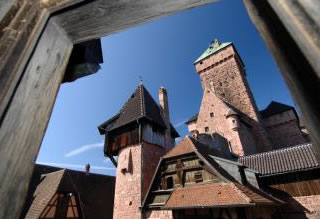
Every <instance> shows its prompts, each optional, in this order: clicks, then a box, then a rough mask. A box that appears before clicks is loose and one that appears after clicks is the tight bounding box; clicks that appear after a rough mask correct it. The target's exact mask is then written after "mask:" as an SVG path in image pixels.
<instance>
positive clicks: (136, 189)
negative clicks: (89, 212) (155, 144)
mask: <svg viewBox="0 0 320 219" xmlns="http://www.w3.org/2000/svg"><path fill="white" fill-rule="evenodd" d="M125 167H129V169H127V170H124V168H125ZM116 176H117V177H116V188H115V197H114V209H113V218H114V219H141V212H140V210H139V207H140V205H141V145H140V144H138V145H133V146H130V147H126V148H123V149H122V150H121V151H120V152H119V156H118V167H117V171H116Z"/></svg>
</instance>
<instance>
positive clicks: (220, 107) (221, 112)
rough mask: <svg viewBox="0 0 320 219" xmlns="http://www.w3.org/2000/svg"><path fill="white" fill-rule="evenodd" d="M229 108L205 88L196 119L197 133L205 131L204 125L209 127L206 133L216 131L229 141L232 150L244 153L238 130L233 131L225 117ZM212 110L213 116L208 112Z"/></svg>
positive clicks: (240, 153)
mask: <svg viewBox="0 0 320 219" xmlns="http://www.w3.org/2000/svg"><path fill="white" fill-rule="evenodd" d="M228 110H229V108H228V107H227V106H226V105H225V104H224V103H223V102H222V101H221V100H220V99H219V98H218V97H217V96H216V95H215V94H214V93H213V92H212V91H211V90H205V91H204V94H203V98H202V103H201V107H200V111H199V116H198V120H197V130H198V131H199V133H206V131H205V127H209V132H208V133H217V134H220V135H221V136H222V137H224V138H226V139H227V141H230V143H231V147H232V151H233V152H234V153H236V154H239V155H244V151H243V145H242V143H241V141H240V137H239V133H238V131H233V130H232V129H231V126H230V124H229V122H228V121H227V119H226V113H227V112H228ZM212 112H213V117H211V116H210V113H212Z"/></svg>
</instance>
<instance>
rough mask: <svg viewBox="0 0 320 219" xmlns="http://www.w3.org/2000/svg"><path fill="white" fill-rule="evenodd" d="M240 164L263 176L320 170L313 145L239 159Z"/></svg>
mask: <svg viewBox="0 0 320 219" xmlns="http://www.w3.org/2000/svg"><path fill="white" fill-rule="evenodd" d="M238 162H240V163H242V164H243V165H244V166H247V167H248V168H250V169H252V170H255V171H257V172H259V173H260V174H261V175H262V176H269V175H276V174H282V173H289V172H296V171H301V170H307V169H313V168H319V167H320V164H319V163H318V161H317V159H316V155H315V151H314V149H313V147H312V144H303V145H297V146H292V147H287V148H283V149H279V150H274V151H268V152H264V153H259V154H253V155H249V156H243V157H239V159H238Z"/></svg>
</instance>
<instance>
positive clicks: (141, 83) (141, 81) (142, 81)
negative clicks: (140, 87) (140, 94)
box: [139, 75, 143, 84]
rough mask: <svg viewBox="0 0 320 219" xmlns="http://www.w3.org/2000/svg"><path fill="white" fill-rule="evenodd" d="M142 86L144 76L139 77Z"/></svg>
mask: <svg viewBox="0 0 320 219" xmlns="http://www.w3.org/2000/svg"><path fill="white" fill-rule="evenodd" d="M139 80H140V84H143V80H142V76H141V75H139Z"/></svg>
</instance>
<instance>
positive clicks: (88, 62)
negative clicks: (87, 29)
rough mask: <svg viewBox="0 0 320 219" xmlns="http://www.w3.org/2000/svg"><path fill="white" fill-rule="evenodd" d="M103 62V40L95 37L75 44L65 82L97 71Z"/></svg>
mask: <svg viewBox="0 0 320 219" xmlns="http://www.w3.org/2000/svg"><path fill="white" fill-rule="evenodd" d="M101 63H103V57H102V49H101V41H100V39H94V40H90V41H86V42H83V43H79V44H76V45H74V47H73V50H72V53H71V57H70V60H69V64H68V67H67V70H66V75H65V77H64V79H63V82H72V81H75V80H77V79H78V78H81V77H84V76H87V75H91V74H94V73H96V72H97V71H98V70H99V69H100V64H101Z"/></svg>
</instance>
